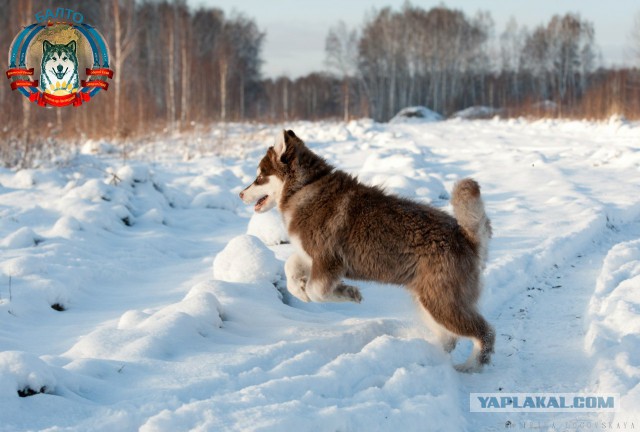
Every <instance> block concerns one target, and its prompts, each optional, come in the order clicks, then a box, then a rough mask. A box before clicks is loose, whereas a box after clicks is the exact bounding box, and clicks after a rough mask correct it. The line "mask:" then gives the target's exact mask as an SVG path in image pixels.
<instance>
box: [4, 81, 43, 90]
mask: <svg viewBox="0 0 640 432" xmlns="http://www.w3.org/2000/svg"><path fill="white" fill-rule="evenodd" d="M18 87H38V80H35V81H29V80H17V81H12V82H11V90H15V89H17V88H18Z"/></svg>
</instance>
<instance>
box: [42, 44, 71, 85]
mask: <svg viewBox="0 0 640 432" xmlns="http://www.w3.org/2000/svg"><path fill="white" fill-rule="evenodd" d="M77 67H78V60H77V58H76V41H74V40H72V41H71V42H69V43H68V44H66V45H65V44H59V45H56V44H52V43H51V42H49V41H48V40H45V41H44V42H43V43H42V70H43V73H44V71H46V73H50V74H52V75H55V76H56V78H58V79H59V80H62V79H64V78H65V75H66V76H69V75H72V74H74V73H76V70H77Z"/></svg>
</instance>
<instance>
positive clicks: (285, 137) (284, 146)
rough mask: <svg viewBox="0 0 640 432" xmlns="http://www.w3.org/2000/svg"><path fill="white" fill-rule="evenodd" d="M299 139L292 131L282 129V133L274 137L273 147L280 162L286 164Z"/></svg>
mask: <svg viewBox="0 0 640 432" xmlns="http://www.w3.org/2000/svg"><path fill="white" fill-rule="evenodd" d="M300 142H302V141H300V138H298V137H297V136H296V134H295V133H293V131H292V130H285V129H283V130H282V132H280V133H278V135H277V136H276V143H275V144H274V146H273V150H275V152H276V155H277V156H278V159H280V162H283V163H285V164H286V163H287V162H288V161H289V159H290V158H291V155H292V154H293V153H292V152H294V151H295V150H294V146H295V145H296V143H300Z"/></svg>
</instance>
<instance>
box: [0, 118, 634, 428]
mask: <svg viewBox="0 0 640 432" xmlns="http://www.w3.org/2000/svg"><path fill="white" fill-rule="evenodd" d="M285 126H286V127H287V128H291V129H293V130H294V131H295V132H296V134H297V135H298V136H300V137H301V138H302V139H303V140H305V141H306V142H307V144H308V145H309V146H310V147H311V148H312V149H313V150H315V151H316V152H318V153H319V154H321V155H322V156H324V157H325V158H326V159H328V160H329V161H330V162H331V163H332V164H334V165H336V166H338V167H339V168H341V169H344V170H346V171H348V172H351V173H354V174H357V175H358V176H359V178H360V179H361V180H362V181H364V182H368V183H371V184H379V185H383V186H385V187H386V188H387V190H389V191H392V192H395V193H398V194H401V195H404V196H408V197H411V198H413V199H416V200H418V201H422V202H428V203H432V204H433V205H435V206H438V207H443V208H448V209H450V207H449V203H448V198H449V195H448V194H449V192H450V191H451V187H452V185H453V183H454V182H455V180H457V179H459V178H462V177H466V176H472V177H474V178H475V179H477V180H478V181H479V182H480V184H481V185H482V188H483V189H482V192H483V195H484V199H485V204H486V207H487V212H488V214H489V216H490V217H491V219H492V222H493V227H494V238H493V240H492V242H491V245H490V259H489V263H488V266H487V269H486V271H485V290H484V294H483V297H482V299H481V309H482V312H483V314H484V315H485V316H486V317H487V318H488V320H489V321H490V322H491V323H492V324H493V325H494V326H495V328H496V333H497V342H496V352H495V355H494V357H493V361H492V364H491V365H489V366H488V367H487V368H485V370H484V371H483V372H482V373H479V374H471V375H469V374H460V373H457V372H456V371H455V370H454V369H453V367H452V363H454V362H455V363H458V362H461V361H463V360H464V359H465V358H466V356H467V354H468V353H469V351H470V349H471V347H470V344H469V343H463V344H460V346H459V347H458V349H457V350H456V351H454V353H453V355H452V356H450V355H449V354H445V353H444V351H442V349H441V348H440V347H439V346H438V345H437V344H436V343H435V339H434V337H433V336H432V334H431V333H430V332H429V330H428V329H427V328H426V327H425V326H424V325H423V324H422V321H421V317H420V316H419V314H418V311H417V309H416V308H415V307H414V305H413V303H412V300H411V299H410V297H409V295H408V294H407V292H405V291H404V290H403V289H402V288H399V287H395V286H384V285H380V284H374V283H356V284H357V285H358V286H359V287H360V289H361V291H362V294H363V296H364V300H363V302H362V303H361V304H304V303H301V302H300V301H298V300H297V299H295V298H292V297H291V296H289V295H288V294H287V293H286V291H285V290H284V286H285V283H284V271H283V266H284V261H285V260H286V258H287V257H288V256H289V254H290V253H291V252H292V249H291V245H289V244H288V243H287V241H286V240H287V238H286V233H284V232H283V228H282V226H281V222H280V219H279V216H278V215H277V214H276V213H268V214H266V215H262V216H260V217H257V216H253V215H252V210H253V209H252V207H251V206H244V205H243V204H242V202H241V201H240V199H239V198H238V192H240V190H241V189H242V188H243V187H244V186H246V185H248V184H249V183H250V182H251V181H253V178H254V176H255V172H256V166H257V162H258V160H259V159H260V158H261V157H262V155H263V153H264V151H265V149H266V147H267V146H268V145H271V144H272V142H273V136H274V134H275V132H276V130H278V128H276V127H272V126H269V127H267V126H258V125H231V126H227V127H225V129H224V130H217V131H215V130H214V131H213V132H211V133H210V134H207V135H206V136H203V137H200V138H198V139H193V140H191V141H189V142H187V143H185V142H183V140H179V139H176V138H175V137H168V138H166V139H165V140H163V141H161V142H156V143H152V144H149V145H147V146H145V147H143V148H141V149H138V150H136V151H133V152H129V154H128V158H127V160H123V159H122V157H121V155H120V153H119V152H116V151H114V150H115V149H114V148H113V147H111V146H109V145H108V144H104V143H87V145H85V146H84V147H83V148H82V149H78V154H77V155H75V156H73V157H69V158H67V159H64V160H63V159H61V160H59V161H57V162H55V163H53V162H52V163H47V164H43V167H42V168H39V169H33V170H21V171H13V170H8V169H2V170H0V254H1V257H0V431H27V430H46V431H105V432H106V431H137V430H140V431H188V430H196V431H227V430H229V431H252V430H259V431H343V432H345V431H394V432H395V431H464V430H466V431H472V432H473V431H500V430H505V429H506V428H508V429H520V430H525V429H533V428H536V429H537V430H557V431H564V430H603V429H606V430H609V429H614V430H631V424H633V426H634V428H635V429H638V428H640V408H639V407H640V125H639V124H633V123H626V122H624V121H620V120H615V119H613V120H611V121H610V122H604V123H588V122H558V121H539V122H533V123H531V122H526V121H520V120H512V121H498V120H487V121H463V120H450V121H445V122H436V123H422V124H415V123H414V124H411V123H409V124H391V125H383V124H377V123H373V122H371V121H356V122H351V123H349V124H347V125H344V124H338V123H302V122H301V123H294V124H288V125H285ZM214 147H215V148H217V153H216V154H217V156H216V155H214V153H213V152H212V151H210V150H211V149H212V148H214ZM247 234H252V235H253V236H249V235H247ZM478 392H531V393H536V392H592V393H593V392H595V393H598V392H600V393H605V392H613V393H619V394H620V396H621V403H622V410H621V411H618V412H616V413H611V414H602V413H598V414H596V413H584V414H580V413H578V414H576V413H563V414H548V413H535V414H531V413H513V414H505V413H500V414H490V413H470V412H469V394H470V393H478ZM19 393H20V395H22V396H28V395H30V396H28V397H20V396H19ZM34 393H35V394H34ZM623 423H624V425H625V426H624V428H623ZM616 424H618V428H617V429H616ZM603 425H605V426H606V428H603Z"/></svg>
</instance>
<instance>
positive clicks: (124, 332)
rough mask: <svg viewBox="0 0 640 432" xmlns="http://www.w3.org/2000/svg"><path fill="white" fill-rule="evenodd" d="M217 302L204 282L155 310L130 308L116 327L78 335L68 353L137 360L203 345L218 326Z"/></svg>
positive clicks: (91, 356) (174, 353)
mask: <svg viewBox="0 0 640 432" xmlns="http://www.w3.org/2000/svg"><path fill="white" fill-rule="evenodd" d="M220 309H221V307H220V302H219V301H218V299H217V298H216V296H215V294H214V293H213V289H212V288H211V286H210V285H209V284H208V283H207V282H204V283H201V284H198V285H196V286H194V287H193V288H191V290H189V292H188V293H187V294H186V295H185V297H184V298H183V299H182V300H181V301H179V302H177V303H172V304H169V305H168V306H165V307H163V308H161V309H159V310H157V311H154V312H152V311H141V310H130V311H127V312H125V313H124V314H122V316H121V317H120V319H119V320H118V324H117V327H116V328H112V327H105V328H102V329H98V330H96V331H94V332H92V333H90V334H89V335H87V336H85V337H84V338H82V339H81V340H80V341H79V342H78V343H77V344H76V345H74V346H73V347H72V348H71V350H69V352H68V354H69V355H74V356H78V357H86V358H102V359H114V360H137V359H140V358H147V357H148V358H156V359H167V358H172V357H174V356H175V355H178V354H179V353H181V352H183V351H184V350H185V348H188V347H193V346H199V345H201V344H207V343H209V342H206V338H208V337H210V336H211V335H213V334H214V333H215V331H216V330H217V329H219V328H220V327H221V326H222V318H221V317H220Z"/></svg>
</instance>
